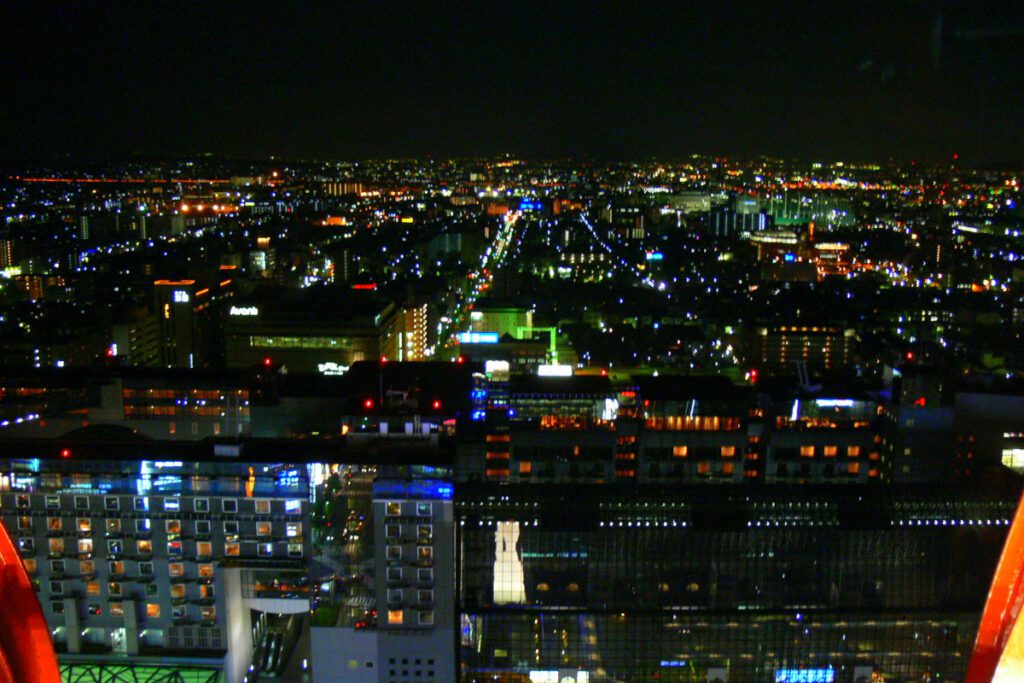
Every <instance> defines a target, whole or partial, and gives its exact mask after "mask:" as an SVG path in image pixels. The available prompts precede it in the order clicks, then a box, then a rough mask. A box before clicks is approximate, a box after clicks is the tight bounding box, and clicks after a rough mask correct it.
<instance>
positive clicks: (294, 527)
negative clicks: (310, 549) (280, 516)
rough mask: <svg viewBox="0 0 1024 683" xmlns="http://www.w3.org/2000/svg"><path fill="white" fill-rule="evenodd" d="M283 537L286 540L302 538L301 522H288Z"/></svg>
mask: <svg viewBox="0 0 1024 683" xmlns="http://www.w3.org/2000/svg"><path fill="white" fill-rule="evenodd" d="M285 535H286V536H287V537H288V538H299V537H301V536H302V523H301V522H288V523H287V524H286V525H285Z"/></svg>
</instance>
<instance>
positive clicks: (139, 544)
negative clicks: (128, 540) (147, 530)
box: [135, 539, 153, 555]
mask: <svg viewBox="0 0 1024 683" xmlns="http://www.w3.org/2000/svg"><path fill="white" fill-rule="evenodd" d="M135 547H136V550H137V551H138V553H139V555H150V554H152V553H153V542H152V541H149V540H146V539H139V540H138V541H136V542H135Z"/></svg>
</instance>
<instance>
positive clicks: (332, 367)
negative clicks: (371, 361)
mask: <svg viewBox="0 0 1024 683" xmlns="http://www.w3.org/2000/svg"><path fill="white" fill-rule="evenodd" d="M348 368H349V366H347V365H338V364H337V363H317V366H316V369H317V371H318V372H319V373H320V374H321V375H327V376H329V377H340V376H341V375H344V374H345V373H346V372H348Z"/></svg>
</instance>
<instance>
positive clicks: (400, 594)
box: [388, 588, 434, 605]
mask: <svg viewBox="0 0 1024 683" xmlns="http://www.w3.org/2000/svg"><path fill="white" fill-rule="evenodd" d="M415 594H416V602H417V603H419V604H421V605H428V604H430V603H432V602H434V590H433V589H432V588H419V589H417V590H416V593H415ZM404 598H405V593H404V591H403V589H401V588H389V589H388V603H389V604H390V603H396V602H402V601H403V600H404Z"/></svg>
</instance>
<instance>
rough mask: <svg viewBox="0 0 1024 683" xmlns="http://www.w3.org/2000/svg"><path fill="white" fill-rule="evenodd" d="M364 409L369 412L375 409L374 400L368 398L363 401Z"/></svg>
mask: <svg viewBox="0 0 1024 683" xmlns="http://www.w3.org/2000/svg"><path fill="white" fill-rule="evenodd" d="M363 407H364V408H366V409H367V410H371V409H372V408H373V399H372V398H368V399H366V400H365V401H363Z"/></svg>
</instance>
